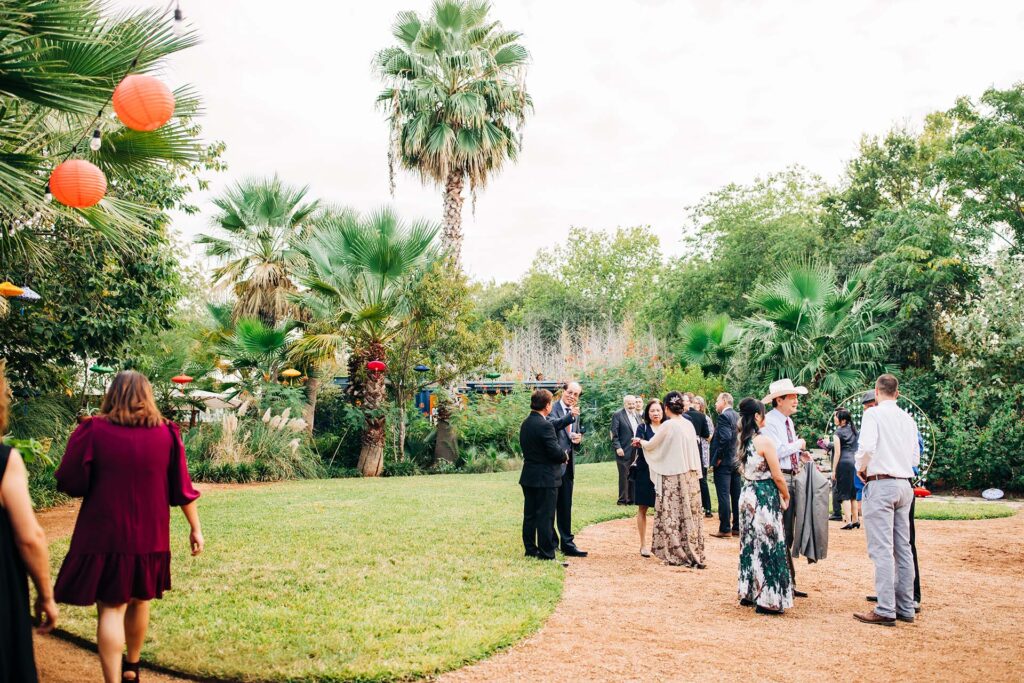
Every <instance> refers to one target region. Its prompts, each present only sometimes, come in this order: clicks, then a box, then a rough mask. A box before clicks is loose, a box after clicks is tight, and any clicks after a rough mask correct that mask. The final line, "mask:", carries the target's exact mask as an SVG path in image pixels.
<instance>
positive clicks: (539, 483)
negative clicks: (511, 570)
mask: <svg viewBox="0 0 1024 683" xmlns="http://www.w3.org/2000/svg"><path fill="white" fill-rule="evenodd" d="M551 400H552V396H551V392H550V391H548V390H547V389H538V390H537V391H535V392H533V395H532V396H530V414H529V415H528V416H527V418H526V419H525V420H524V421H523V424H522V426H521V427H519V447H520V448H522V450H523V472H522V474H520V475H519V485H520V486H522V487H523V546H524V547H525V548H526V556H527V557H536V558H537V559H539V560H553V559H555V537H554V529H553V528H552V524H553V522H554V519H555V503H556V500H557V498H558V487H559V486H561V485H562V465H563V463H564V462H565V452H564V451H563V450H562V447H561V446H560V445H559V444H558V437H557V436H555V427H554V425H553V424H551V423H550V422H548V421H547V420H546V419H545V418H546V417H547V415H548V413H550V412H551Z"/></svg>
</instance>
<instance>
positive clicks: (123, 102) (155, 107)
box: [113, 74, 174, 130]
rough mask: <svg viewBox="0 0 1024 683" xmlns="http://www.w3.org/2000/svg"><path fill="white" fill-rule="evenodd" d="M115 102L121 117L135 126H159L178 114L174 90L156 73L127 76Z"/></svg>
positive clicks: (137, 127) (146, 127)
mask: <svg viewBox="0 0 1024 683" xmlns="http://www.w3.org/2000/svg"><path fill="white" fill-rule="evenodd" d="M113 102H114V111H115V112H116V113H117V118H119V119H121V123H123V124H124V125H126V126H128V127H129V128H131V129H132V130H156V129H157V128H159V127H160V126H162V125H164V124H165V123H167V122H168V121H170V120H171V117H172V116H174V93H172V92H171V89H170V88H168V87H167V86H166V85H164V84H163V83H162V82H160V81H159V80H157V79H155V78H153V77H152V76H142V75H140V74H132V75H131V76H125V78H124V80H123V81H121V83H120V84H119V85H118V86H117V88H115V89H114V98H113Z"/></svg>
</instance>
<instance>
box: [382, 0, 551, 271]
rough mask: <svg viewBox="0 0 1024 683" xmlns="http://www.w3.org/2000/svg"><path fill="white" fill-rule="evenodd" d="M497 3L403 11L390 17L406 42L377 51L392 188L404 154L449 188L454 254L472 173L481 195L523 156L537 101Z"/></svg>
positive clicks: (447, 224) (524, 56) (448, 240)
mask: <svg viewBox="0 0 1024 683" xmlns="http://www.w3.org/2000/svg"><path fill="white" fill-rule="evenodd" d="M489 10H490V4H489V3H487V2H481V1H480V0H437V1H435V2H434V5H433V8H432V9H431V13H430V16H428V17H426V18H421V17H420V16H419V15H417V14H416V13H415V12H402V13H400V14H399V15H398V16H397V17H396V19H395V23H394V25H393V27H392V33H393V35H394V37H395V39H396V40H397V41H398V44H397V45H395V46H393V47H389V48H386V49H384V50H381V51H380V52H379V53H377V55H376V57H375V58H374V66H375V68H376V70H377V72H378V74H379V76H380V77H381V79H382V80H383V81H384V82H385V84H386V85H387V86H389V87H387V88H386V89H385V90H384V91H383V92H382V93H381V94H380V96H379V97H378V98H377V101H378V104H380V105H381V106H382V107H383V108H384V109H385V110H386V111H387V113H388V118H389V122H390V124H391V146H390V149H389V152H388V162H389V164H388V165H389V169H390V173H391V186H392V191H393V190H394V164H395V162H396V160H397V161H398V163H400V164H401V165H402V166H403V167H404V168H407V169H410V170H412V171H415V172H416V173H418V174H419V176H420V179H421V180H422V181H423V182H425V183H426V182H433V183H436V184H437V185H439V186H441V187H443V188H444V233H443V242H442V246H443V247H444V248H445V249H446V250H447V251H448V253H449V254H450V256H451V257H452V258H453V259H454V261H455V263H456V264H458V262H459V258H460V252H461V250H462V204H463V196H462V191H463V188H464V187H465V182H466V179H467V178H468V179H469V186H470V191H471V192H473V194H474V197H475V191H476V188H477V187H484V186H486V184H487V181H488V179H489V178H490V177H491V176H492V175H493V174H495V173H496V172H498V171H499V170H501V167H502V165H503V164H504V163H505V161H506V160H511V161H515V159H516V157H517V155H518V154H519V150H520V147H521V143H522V140H521V137H520V131H521V129H522V126H523V124H524V122H525V119H526V114H527V112H528V111H529V110H530V109H532V106H533V102H532V100H531V99H530V96H529V94H528V93H527V92H526V88H525V84H524V77H525V70H526V63H527V61H528V59H529V53H528V52H527V51H526V49H525V48H524V47H523V46H522V45H520V44H519V42H518V41H519V39H520V37H521V35H522V34H520V33H518V32H516V31H506V30H505V29H504V28H503V27H502V25H501V23H500V22H498V21H490V20H489V19H488V16H487V15H488V12H489Z"/></svg>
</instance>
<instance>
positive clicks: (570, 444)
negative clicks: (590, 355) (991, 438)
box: [547, 382, 587, 557]
mask: <svg viewBox="0 0 1024 683" xmlns="http://www.w3.org/2000/svg"><path fill="white" fill-rule="evenodd" d="M582 393H583V387H581V386H580V385H579V383H578V382H569V383H568V384H566V385H565V388H564V389H563V390H562V396H561V398H559V399H558V401H556V402H555V405H554V406H553V407H552V408H551V414H549V415H548V418H547V419H548V422H551V423H552V424H553V425H554V426H555V434H556V435H557V436H558V444H559V447H560V448H561V449H562V451H563V452H564V453H565V454H566V463H565V464H564V465H562V484H561V486H559V487H558V502H557V503H556V505H555V521H556V523H557V524H556V528H557V529H558V534H557V538H558V540H559V542H560V545H561V547H562V552H563V553H565V554H566V555H567V556H569V557H586V556H587V553H585V552H584V551H582V550H580V549H579V548H577V547H576V544H575V543H573V535H572V487H573V480H574V478H575V475H576V460H575V453H576V451H577V450H579V448H580V445H581V444H582V443H583V430H582V428H581V426H580V407H579V401H580V394H582Z"/></svg>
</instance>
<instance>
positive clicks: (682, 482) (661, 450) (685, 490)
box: [633, 391, 705, 569]
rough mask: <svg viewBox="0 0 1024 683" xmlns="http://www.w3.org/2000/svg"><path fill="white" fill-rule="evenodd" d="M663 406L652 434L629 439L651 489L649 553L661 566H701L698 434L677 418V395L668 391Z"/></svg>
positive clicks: (679, 396) (679, 399) (680, 410)
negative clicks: (652, 509) (645, 469)
mask: <svg viewBox="0 0 1024 683" xmlns="http://www.w3.org/2000/svg"><path fill="white" fill-rule="evenodd" d="M662 405H663V406H664V410H665V417H666V418H667V419H665V421H664V422H663V423H662V425H661V427H660V428H659V429H658V431H657V433H656V434H655V435H654V436H652V437H651V438H650V439H640V438H635V439H633V445H634V446H638V447H640V448H642V449H643V451H644V457H645V459H646V460H647V465H648V467H649V468H650V470H651V481H653V482H654V489H655V492H656V504H655V512H654V542H653V544H652V545H653V551H654V554H655V555H656V556H657V557H658V558H659V559H661V560H662V561H664V562H665V564H671V565H682V566H686V567H695V568H697V569H704V566H705V565H704V522H703V520H702V518H701V515H702V514H703V508H702V507H701V502H700V484H699V483H698V482H699V481H700V451H699V450H698V449H697V432H696V431H694V429H693V425H692V424H690V422H689V420H685V419H683V418H682V414H683V411H684V410H685V408H684V407H683V395H682V394H680V393H679V392H678V391H670V392H669V393H667V394H666V395H665V398H664V400H663V401H662Z"/></svg>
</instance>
